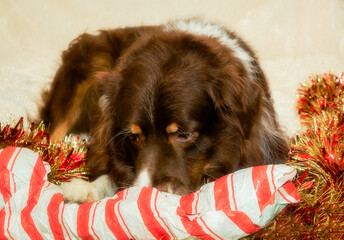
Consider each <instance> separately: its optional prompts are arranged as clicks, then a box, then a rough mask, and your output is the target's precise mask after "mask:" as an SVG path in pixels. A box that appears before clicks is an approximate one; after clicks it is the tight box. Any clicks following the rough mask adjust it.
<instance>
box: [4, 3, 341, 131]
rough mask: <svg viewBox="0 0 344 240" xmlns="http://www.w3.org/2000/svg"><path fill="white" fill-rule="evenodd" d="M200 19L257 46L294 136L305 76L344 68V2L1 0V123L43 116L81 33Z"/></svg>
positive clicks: (278, 102) (283, 115)
mask: <svg viewBox="0 0 344 240" xmlns="http://www.w3.org/2000/svg"><path fill="white" fill-rule="evenodd" d="M193 16H199V17H204V18H206V19H210V20H214V21H217V22H220V23H221V24H223V25H226V26H228V27H229V28H231V29H232V30H235V31H237V32H238V33H239V35H241V36H242V37H244V38H245V39H246V40H247V41H248V42H249V43H250V44H251V45H252V46H253V47H254V48H255V49H256V51H257V53H258V56H259V58H260V59H261V63H262V66H263V68H264V70H265V71H266V73H267V76H268V78H269V79H270V83H271V88H272V91H273V96H274V97H275V102H276V108H277V111H278V113H279V115H280V117H281V121H282V123H283V124H284V125H285V126H286V127H287V129H288V131H289V132H290V133H293V132H294V131H295V129H297V127H298V119H297V116H296V114H295V113H294V110H293V106H294V100H295V94H296V92H295V91H296V88H297V86H298V84H299V83H300V82H301V81H302V79H304V78H306V77H307V76H308V75H310V74H313V73H322V72H324V71H329V70H332V71H333V72H334V73H338V72H340V71H344V2H343V1H342V0H283V1H282V0H184V1H182V0H121V1H120V0H104V1H100V0H99V1H91V0H35V1H32V0H29V1H28V0H1V1H0V30H1V35H0V115H1V116H2V118H1V119H4V116H5V113H6V114H7V113H8V112H13V113H14V114H19V115H23V114H24V113H25V112H27V111H28V112H31V113H33V114H34V113H35V106H36V103H35V101H38V100H39V92H40V90H41V88H42V87H44V86H46V85H47V83H48V82H49V81H50V79H51V76H52V75H53V73H54V71H55V69H56V67H57V65H58V59H59V54H60V52H61V50H63V49H64V48H66V47H67V45H68V43H69V41H70V40H72V39H73V38H75V37H76V36H77V35H78V34H80V33H82V32H84V31H91V32H93V31H95V30H97V29H99V28H112V27H116V26H125V25H139V24H161V23H163V22H165V21H167V20H169V19H174V18H185V17H193ZM3 102H6V104H2V103H3ZM1 105H2V106H1ZM4 105H5V106H4ZM14 106H15V107H14ZM1 119H0V120H1Z"/></svg>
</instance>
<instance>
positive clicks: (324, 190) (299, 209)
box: [246, 74, 344, 239]
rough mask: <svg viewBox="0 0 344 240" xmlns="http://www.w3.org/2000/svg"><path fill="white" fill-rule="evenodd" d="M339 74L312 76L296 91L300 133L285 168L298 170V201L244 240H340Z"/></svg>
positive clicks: (343, 205) (342, 79)
mask: <svg viewBox="0 0 344 240" xmlns="http://www.w3.org/2000/svg"><path fill="white" fill-rule="evenodd" d="M343 91H344V74H340V75H339V76H336V75H333V74H324V75H316V76H313V77H310V79H309V80H308V81H305V82H304V83H303V84H302V85H301V87H300V89H298V92H299V94H298V99H297V105H296V108H297V110H298V113H299V116H300V121H301V123H302V125H303V126H304V131H302V132H300V133H298V135H297V136H295V137H294V139H293V140H292V143H291V146H290V152H289V159H288V162H287V164H288V165H290V166H293V167H294V168H296V169H297V170H298V175H297V176H296V178H295V182H296V185H297V188H298V191H299V194H300V195H301V201H300V202H299V203H298V204H294V205H289V206H288V207H286V208H285V209H284V211H282V213H281V214H280V215H278V216H277V217H276V218H275V220H274V221H273V222H272V223H271V224H270V225H268V226H267V228H265V229H263V230H261V231H260V232H258V233H256V234H254V235H251V236H249V237H247V238H246V239H344V182H343V181H344V179H343V178H344V177H343V175H344V163H343V158H344V138H343V137H344V103H343V101H344V94H343Z"/></svg>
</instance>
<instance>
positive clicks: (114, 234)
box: [0, 147, 300, 240]
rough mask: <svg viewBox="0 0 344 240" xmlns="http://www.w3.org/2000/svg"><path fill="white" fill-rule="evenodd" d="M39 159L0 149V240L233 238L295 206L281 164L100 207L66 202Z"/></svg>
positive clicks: (119, 198)
mask: <svg viewBox="0 0 344 240" xmlns="http://www.w3.org/2000/svg"><path fill="white" fill-rule="evenodd" d="M49 170H50V168H49V165H48V164H47V163H45V162H43V161H42V160H41V158H40V157H39V155H38V154H37V153H34V152H32V151H31V150H28V149H25V148H15V147H9V148H5V149H3V150H1V151H0V239H21V240H22V239H35V240H39V239H184V238H187V237H189V236H196V237H199V238H202V239H237V238H240V237H243V236H246V235H249V234H251V233H253V232H255V231H258V230H259V229H260V228H262V227H264V226H265V225H266V224H267V223H268V222H269V221H270V220H271V219H273V218H274V216H276V215H277V214H278V212H280V210H282V209H283V208H284V207H285V206H286V205H287V204H289V203H296V202H298V201H299V198H300V197H299V195H298V193H297V191H296V188H295V186H294V185H293V184H292V183H291V182H289V180H290V179H291V178H292V177H293V176H294V175H295V173H296V171H295V170H294V169H293V168H291V167H288V166H285V165H265V166H260V167H254V168H247V169H244V170H240V171H237V172H235V173H233V174H229V175H227V176H224V177H222V178H220V179H218V180H216V181H214V182H211V183H208V184H206V185H204V186H203V187H202V188H201V189H200V190H199V191H197V192H195V193H193V194H190V195H187V196H185V197H180V196H177V195H174V194H168V193H164V192H159V191H157V190H156V189H155V188H148V187H143V188H135V187H132V188H129V189H126V190H124V191H121V192H119V193H117V194H116V195H115V196H113V197H111V198H105V199H103V200H101V201H98V202H90V203H84V204H81V205H78V204H65V203H64V201H63V197H62V194H61V191H60V189H59V187H58V186H56V185H54V184H51V183H49V182H48V181H47V172H49Z"/></svg>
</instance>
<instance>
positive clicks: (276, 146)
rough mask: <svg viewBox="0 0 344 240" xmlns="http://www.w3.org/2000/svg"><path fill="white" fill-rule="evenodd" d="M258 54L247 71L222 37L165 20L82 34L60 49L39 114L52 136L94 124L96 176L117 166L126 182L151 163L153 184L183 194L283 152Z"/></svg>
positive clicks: (119, 179)
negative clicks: (170, 27)
mask: <svg viewBox="0 0 344 240" xmlns="http://www.w3.org/2000/svg"><path fill="white" fill-rule="evenodd" d="M238 41H239V43H240V45H241V46H242V48H244V49H245V50H246V51H247V52H249V53H250V55H252V56H253V57H254V53H253V52H252V50H251V49H250V48H249V47H248V45H247V44H245V43H244V42H243V41H242V40H240V39H239V40H238ZM254 59H255V60H254V62H253V65H254V66H255V68H256V72H255V75H254V76H249V74H248V73H247V72H246V70H245V68H244V65H243V63H242V62H241V61H240V59H238V58H236V57H235V56H234V55H233V51H232V50H231V49H228V48H227V47H226V46H223V45H222V44H220V43H219V42H218V41H217V40H216V39H213V38H210V37H206V36H195V35H191V34H188V33H185V32H179V31H169V32H165V31H162V29H161V27H138V28H122V29H115V30H110V31H101V32H100V34H98V35H89V34H83V35H81V36H80V37H78V38H77V39H76V40H74V41H73V42H72V43H71V44H70V46H69V48H68V49H67V50H66V51H64V52H63V54H62V65H61V67H60V68H59V70H58V71H57V73H56V75H55V78H54V81H53V83H52V86H51V89H50V90H49V91H47V92H45V93H44V107H43V108H42V110H41V117H42V119H43V120H44V121H45V122H47V123H50V124H51V131H52V136H53V137H54V138H61V137H63V136H64V135H65V134H66V133H67V132H76V133H77V132H88V133H90V135H91V137H92V140H93V144H92V145H91V146H90V150H89V152H88V156H87V157H88V164H89V167H90V169H91V178H92V179H95V178H96V177H98V176H100V175H102V174H110V175H111V177H112V179H113V181H114V182H115V183H116V184H117V186H118V187H126V186H130V185H131V184H133V182H134V181H135V178H136V176H137V174H138V173H139V172H140V170H141V169H143V168H148V169H149V172H150V173H151V176H152V185H153V186H154V187H157V188H159V189H160V190H167V189H168V188H169V189H172V191H173V192H175V193H179V194H186V193H189V192H190V191H195V190H196V189H197V188H199V186H200V185H201V183H202V182H203V181H204V178H208V177H211V178H219V177H221V176H223V175H225V174H228V173H230V172H232V171H235V170H237V169H240V168H243V167H247V166H253V165H259V164H266V163H275V162H283V160H284V159H285V157H286V154H287V143H286V140H285V137H284V135H283V133H282V132H281V130H280V128H279V125H278V123H277V121H276V116H275V111H274V109H273V105H272V100H271V96H270V92H269V88H268V84H267V81H266V79H265V76H264V74H263V72H262V70H261V68H260V67H259V64H258V62H257V60H256V58H255V57H254Z"/></svg>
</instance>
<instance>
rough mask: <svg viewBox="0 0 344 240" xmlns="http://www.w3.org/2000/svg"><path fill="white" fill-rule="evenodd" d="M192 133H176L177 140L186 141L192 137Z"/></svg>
mask: <svg viewBox="0 0 344 240" xmlns="http://www.w3.org/2000/svg"><path fill="white" fill-rule="evenodd" d="M192 137H193V133H185V132H183V133H178V135H177V140H178V141H180V142H188V141H190V140H191V139H192Z"/></svg>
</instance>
